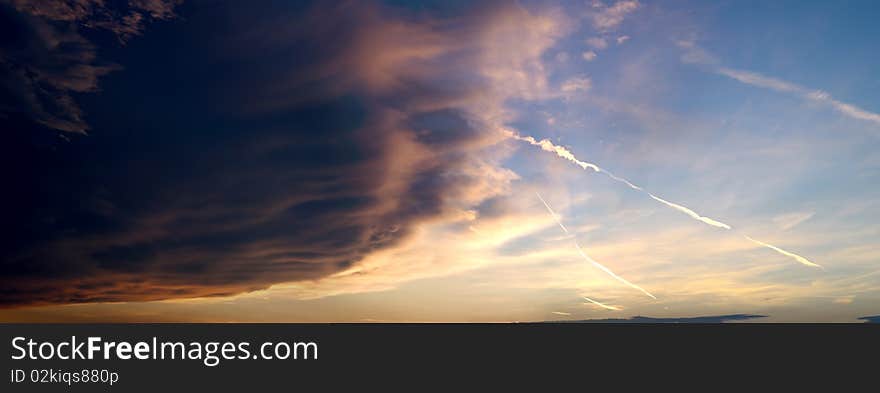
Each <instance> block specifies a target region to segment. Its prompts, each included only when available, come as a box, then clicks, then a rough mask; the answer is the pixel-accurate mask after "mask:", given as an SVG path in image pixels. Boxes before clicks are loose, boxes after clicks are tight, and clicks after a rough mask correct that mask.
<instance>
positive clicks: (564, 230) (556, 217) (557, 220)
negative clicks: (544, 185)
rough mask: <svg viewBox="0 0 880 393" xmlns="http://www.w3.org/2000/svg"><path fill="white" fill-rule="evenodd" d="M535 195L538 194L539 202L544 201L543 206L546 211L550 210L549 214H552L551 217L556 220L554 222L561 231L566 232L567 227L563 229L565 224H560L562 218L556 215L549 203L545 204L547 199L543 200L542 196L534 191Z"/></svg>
mask: <svg viewBox="0 0 880 393" xmlns="http://www.w3.org/2000/svg"><path fill="white" fill-rule="evenodd" d="M535 195H537V196H538V199H540V200H541V202H542V203H544V207H546V208H547V211H549V212H550V215H551V216H553V219H554V220H556V223H557V224H559V227H560V228H562V231H563V232H565V233H568V229H565V225H562V220H560V219H559V215H557V214H556V212H555V211H553V208H552V207H550V205H548V204H547V201H545V200H544V198H541V194H538V193H537V192H536V193H535Z"/></svg>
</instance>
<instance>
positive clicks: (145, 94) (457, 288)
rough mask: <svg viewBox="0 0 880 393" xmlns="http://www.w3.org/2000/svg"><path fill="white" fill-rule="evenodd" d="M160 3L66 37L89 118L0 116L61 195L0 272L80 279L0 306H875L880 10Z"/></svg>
mask: <svg viewBox="0 0 880 393" xmlns="http://www.w3.org/2000/svg"><path fill="white" fill-rule="evenodd" d="M156 3H157V4H162V5H164V6H165V7H171V8H170V9H172V10H174V13H173V14H164V13H160V14H150V15H152V17H151V18H146V19H145V20H148V21H149V24H146V25H144V26H139V29H140V31H139V32H138V33H137V34H135V35H133V36H131V37H126V43H125V44H124V45H121V44H119V43H117V42H115V40H114V34H115V35H116V36H115V37H116V38H118V37H119V34H121V33H119V31H128V30H125V29H122V27H125V26H124V25H120V26H116V25H114V27H113V28H108V29H109V30H110V32H109V33H108V32H107V31H101V30H98V31H95V30H88V29H82V28H79V29H80V30H76V31H77V34H79V35H80V36H81V37H82V38H83V39H87V40H90V41H89V42H91V43H92V44H93V45H95V46H96V47H97V48H99V49H98V50H96V54H95V56H93V57H89V56H85V55H84V56H83V57H82V58H80V61H81V62H84V63H83V64H86V65H87V67H91V68H90V69H91V70H92V71H93V73H92V74H91V76H92V77H93V78H91V79H90V80H92V79H94V80H93V83H94V88H88V89H77V88H71V87H69V86H70V84H61V83H57V82H55V81H56V80H58V79H60V77H59V78H47V79H46V80H45V81H41V82H40V83H44V84H46V85H48V86H50V87H49V88H50V89H55V90H53V91H57V92H60V93H62V94H69V95H70V97H71V98H72V99H74V103H75V104H76V106H75V107H74V108H78V109H76V110H81V111H82V112H83V116H82V119H76V116H74V114H75V113H77V112H76V111H75V110H73V109H70V108H71V107H70V106H69V104H70V102H67V101H65V102H63V104H64V105H57V106H59V107H60V108H61V109H60V110H59V112H58V113H51V112H49V111H48V110H47V109H46V108H41V107H36V106H33V105H31V106H28V107H26V108H27V109H25V110H21V111H17V112H16V111H13V112H10V113H13V115H9V116H12V117H9V118H10V119H13V120H15V121H18V122H19V123H17V124H31V123H36V124H40V125H41V126H40V127H37V128H39V130H37V131H33V130H31V128H33V127H31V128H27V127H24V126H22V129H25V128H27V131H22V132H26V133H27V134H22V135H28V136H27V137H17V138H18V139H17V141H19V142H18V143H24V144H31V143H33V141H30V140H29V138H32V136H30V135H36V134H37V133H42V134H40V135H43V134H46V135H58V137H59V138H61V140H64V141H68V142H58V144H57V145H53V147H52V149H51V151H49V150H45V149H42V148H39V149H38V148H33V149H35V151H36V153H34V155H33V156H29V157H28V158H27V160H30V162H33V163H36V164H33V165H34V166H35V168H36V169H33V176H38V177H40V179H42V180H41V181H42V182H44V183H47V184H55V185H58V188H60V189H63V188H65V187H68V188H71V189H74V190H76V192H74V193H72V195H73V196H72V197H71V198H70V199H71V200H72V201H73V202H71V201H63V202H62V201H60V199H59V198H58V197H49V196H46V197H45V198H46V200H47V201H51V202H46V203H47V204H48V205H51V208H47V207H45V206H36V205H34V206H30V207H29V208H30V211H33V212H35V213H34V214H32V215H27V214H25V215H22V216H21V217H20V218H17V219H20V220H21V222H23V223H26V224H28V225H32V226H33V227H35V228H41V229H39V231H44V232H41V234H40V235H39V236H33V237H31V238H27V239H26V241H24V242H21V243H20V244H19V245H17V246H15V247H12V248H9V249H8V250H7V251H6V253H5V254H4V255H5V256H6V257H7V258H8V263H7V271H8V272H9V273H8V274H7V278H15V277H18V276H16V275H17V274H23V276H22V277H25V281H23V282H30V281H27V280H36V281H34V282H42V281H40V280H57V281H45V282H59V283H61V284H60V285H73V284H71V282H75V283H78V285H82V286H83V288H85V289H82V290H71V292H70V293H68V292H64V293H63V294H58V293H54V292H51V293H44V290H43V289H39V288H40V286H39V285H37V284H28V285H24V286H22V287H21V288H19V289H17V290H20V292H17V293H16V296H19V297H17V298H16V299H19V300H17V301H16V302H18V303H22V305H24V307H22V306H21V305H19V306H16V307H14V308H12V309H7V310H3V311H0V316H2V317H3V318H4V319H16V320H18V319H21V320H67V319H76V318H85V319H98V320H151V321H152V320H182V319H187V320H205V321H207V320H211V321H528V320H552V319H593V318H598V319H602V318H628V317H632V316H636V315H648V316H652V317H664V318H674V317H695V316H702V315H724V314H741V313H742V314H759V315H767V316H768V317H767V318H765V319H761V320H759V321H829V322H833V321H856V320H857V318H858V317H861V316H866V315H875V314H877V313H880V310H878V309H877V307H876V305H877V304H880V265H878V262H880V243H878V241H877V239H880V227H878V225H877V222H878V219H880V203H878V202H877V201H880V188H878V184H880V159H878V156H877V154H876V151H877V149H878V147H880V146H878V145H880V114H878V113H880V74H878V72H877V71H878V70H880V54H878V51H876V50H875V47H876V43H875V42H874V41H876V37H878V36H880V31H878V30H880V27H878V26H877V24H876V23H874V22H875V20H876V17H877V14H878V7H877V5H875V4H873V3H872V2H867V1H865V2H847V3H846V4H845V5H841V4H833V3H828V2H795V1H792V2H770V3H768V2H757V1H756V2H744V1H729V2H713V3H711V4H710V3H707V2H681V1H676V2H653V1H647V0H646V1H632V0H629V1H627V0H623V1H617V2H613V1H609V2H604V3H603V2H600V1H595V2H590V1H584V2H563V3H558V2H544V1H528V2H519V3H516V2H498V3H484V4H470V3H462V4H451V3H446V2H439V3H438V2H429V3H427V4H421V3H420V4H416V3H406V4H405V5H401V4H395V3H393V2H392V3H384V4H383V3H370V4H367V3H364V4H363V5H357V6H354V5H348V6H341V5H338V4H332V3H323V4H317V5H313V6H307V7H291V6H289V5H286V4H285V3H284V2H280V3H274V4H273V5H272V6H271V7H269V8H262V9H261V8H259V7H252V6H246V5H243V4H237V5H236V4H229V3H223V2H221V3H218V4H219V5H216V6H208V5H206V4H205V3H201V2H195V3H189V2H185V3H183V4H181V5H175V4H173V2H162V1H157V2H156ZM156 9H166V8H156ZM7 11H8V12H10V13H12V12H18V13H20V14H21V15H25V16H22V18H24V19H22V20H23V21H24V22H22V23H23V24H25V25H27V24H28V23H31V24H34V25H35V26H36V25H40V26H43V25H41V24H40V23H44V22H41V20H40V19H39V18H46V19H47V20H49V21H50V22H49V24H48V25H47V26H50V27H51V28H53V29H57V30H56V31H55V33H57V34H59V35H60V34H61V33H60V32H61V31H64V30H63V28H64V26H66V25H65V23H66V19H63V18H60V17H58V18H55V19H53V18H54V16H53V15H50V14H46V15H37V14H35V13H34V12H33V11H28V10H27V9H21V8H16V9H14V10H12V9H10V10H7ZM29 12H30V14H28V13H29ZM132 12H144V13H145V15H147V14H148V13H149V12H148V11H144V10H141V11H138V9H137V8H134V11H132ZM98 14H99V13H97V11H95V12H93V13H91V14H89V13H87V14H84V15H78V16H77V17H76V18H81V19H75V20H86V19H87V18H93V17H95V15H98ZM10 15H12V14H10ZM28 15H29V16H28ZM47 15H48V16H47ZM172 15H173V16H172ZM56 16H57V15H56ZM28 18H31V19H28ZM291 20H293V21H300V22H299V23H293V24H291V23H290V21H291ZM296 26H300V27H296ZM302 26H304V27H302ZM340 26H343V27H340ZM348 26H351V27H348ZM44 50H48V51H49V52H46V53H48V55H46V54H43V55H45V56H50V55H53V54H54V52H52V49H44ZM98 62H106V63H108V64H109V63H113V64H116V65H117V66H118V69H116V70H114V71H112V72H104V71H102V69H101V68H98V67H97V64H98ZM34 67H35V69H38V68H37V65H34ZM45 74H47V75H50V73H49V72H48V71H46V72H45ZM62 76H64V77H74V76H76V75H68V74H65V75H62ZM10 102H13V103H16V102H19V101H14V100H13V101H10ZM20 102H26V101H20ZM20 102H19V103H18V104H16V105H24V104H21V103H20ZM35 108H36V109H35ZM38 109H39V110H38ZM65 109H66V110H67V112H65ZM21 114H23V115H21ZM19 115H21V116H24V117H27V116H30V117H31V120H30V122H31V123H28V120H20V119H19V118H18V117H15V116H19ZM16 119H19V120H16ZM59 119H62V120H70V119H74V120H75V121H69V122H67V123H63V124H64V125H63V126H59V121H58V120H59ZM53 124H54V125H55V128H54V129H53V127H52V125H53ZM82 127H87V128H88V131H87V134H82V133H81V132H79V131H78V130H79V128H82ZM514 135H515V136H519V139H517V137H513V136H514ZM529 137H530V138H534V139H531V140H532V141H533V142H535V143H533V144H530V143H528V141H527V140H525V138H529ZM542 140H546V142H544V143H545V144H544V147H545V149H542V148H541V147H539V146H536V144H537V143H539V142H540V141H542ZM29 146H30V145H29ZM549 146H554V147H555V148H557V149H558V150H557V151H562V150H561V149H564V151H567V152H569V153H570V154H572V155H573V157H575V158H576V159H578V160H580V161H583V162H587V163H591V164H595V165H598V166H599V167H601V168H603V169H604V170H607V171H610V172H611V173H613V174H614V175H616V176H619V177H621V178H624V179H626V180H628V181H630V182H632V183H634V184H635V185H638V186H639V187H641V188H643V190H637V189H633V188H631V187H628V186H627V185H626V184H624V183H623V182H621V181H616V180H614V179H612V178H610V177H609V176H606V174H604V173H597V172H595V171H593V170H590V169H582V168H581V167H578V166H577V165H576V164H575V163H573V162H572V161H571V160H567V159H565V158H564V157H562V156H560V155H559V154H556V153H554V152H551V151H549V148H548V147H549ZM28 151H29V150H28ZM23 154H24V153H22V155H23ZM59 156H60V157H62V158H58V157H59ZM126 157H130V158H131V159H126ZM53 160H54V161H53ZM53 162H54V163H55V164H51V163H53ZM70 162H73V163H75V164H74V166H73V167H72V169H68V170H67V171H68V172H64V173H68V174H69V176H61V175H55V177H53V175H47V174H46V173H55V171H56V169H57V168H56V169H53V168H54V167H53V166H52V165H60V164H58V163H62V164H64V163H68V164H69V163H70ZM131 179H137V180H131ZM327 184H333V187H330V188H328V186H327ZM45 189H47V188H46V187H42V188H40V190H41V191H34V193H36V194H39V193H40V192H45ZM643 191H644V192H643ZM536 193H538V194H540V195H541V196H542V197H543V198H544V199H545V200H546V201H547V202H548V203H549V204H550V205H551V206H552V208H553V210H555V211H556V213H558V217H557V218H558V219H559V220H560V222H561V223H562V224H563V225H564V226H565V228H566V229H565V230H562V229H561V228H560V226H559V225H557V222H556V221H555V220H554V217H553V216H552V215H550V214H549V213H548V212H547V209H546V207H545V206H544V205H543V204H542V203H541V201H540V200H539V199H538V198H537V196H536ZM647 193H651V194H653V195H654V196H655V197H657V198H662V199H663V200H666V201H669V202H671V203H672V204H677V205H681V206H682V207H686V208H687V209H691V210H692V211H694V212H696V213H695V214H698V215H701V216H704V217H707V218H710V219H711V220H716V221H718V222H722V223H725V224H727V225H729V226H731V227H732V229H730V230H725V229H723V228H719V227H718V226H712V225H706V221H708V219H707V220H705V221H704V222H700V221H699V220H695V219H693V218H692V217H689V216H688V215H687V214H683V213H682V209H678V210H677V209H676V208H673V207H670V204H664V203H661V202H659V201H658V199H652V198H651V197H650V196H649V195H648V194H647ZM96 195H97V196H96ZM80 199H81V200H80ZM16 201H18V200H16ZM95 201H100V204H101V205H102V206H110V207H107V208H106V209H105V210H106V211H109V212H110V213H102V212H97V213H96V211H97V210H100V209H97V210H96V209H91V208H90V209H85V210H83V209H84V208H82V207H71V206H79V205H83V206H84V205H89V206H91V204H96V203H98V202H95ZM19 203H20V202H19ZM26 210H27V209H26ZM81 210H82V211H81ZM102 211H104V210H102ZM37 213H39V214H37ZM44 215H45V216H51V217H53V220H56V221H57V222H59V223H62V224H51V225H49V224H45V225H44V224H36V223H37V222H42V221H39V220H38V218H40V217H43V216H44ZM16 217H18V216H16ZM83 217H85V218H83ZM65 220H67V221H65ZM56 221H53V222H56ZM67 222H69V223H73V224H70V227H66V226H65V225H67V224H63V223H67ZM243 223H246V224H243ZM74 228H75V229H76V230H73V229H74ZM108 228H110V229H112V231H115V233H113V234H110V232H108V231H107V229H108ZM219 228H223V229H219ZM229 228H232V229H229ZM315 228H320V229H319V230H317V233H316V232H315V231H316V230H315ZM50 234H51V235H50ZM747 236H748V237H751V238H754V239H756V240H757V242H756V241H749V240H748V238H747ZM298 239H299V240H298ZM761 243H764V244H763V245H762V244H761ZM22 244H24V246H22ZM25 246H28V247H30V246H33V247H37V248H40V249H41V250H43V251H40V252H42V253H44V254H41V253H40V252H36V251H33V250H31V249H29V248H28V247H25ZM577 247H581V248H582V249H583V250H584V251H585V252H586V254H588V255H589V257H590V258H592V259H593V260H594V261H595V262H596V263H595V264H594V263H592V262H590V260H588V259H586V258H585V257H584V256H582V255H580V254H579V253H578V250H577ZM773 247H776V249H773ZM9 250H12V251H9ZM46 250H48V251H46ZM82 250H88V251H82ZM74 254H75V255H80V254H82V255H83V257H82V258H83V259H77V258H78V257H77V258H73V257H71V255H74ZM35 255H36V256H40V257H42V258H49V259H48V260H53V261H54V260H55V259H52V258H56V259H57V260H58V261H59V262H57V263H59V264H60V265H61V266H88V267H89V269H91V268H92V267H93V266H98V267H96V268H94V269H96V270H94V272H95V273H94V274H96V275H98V276H106V277H108V278H112V279H113V280H116V281H114V282H115V283H114V284H107V283H105V282H91V281H89V279H87V278H83V277H80V276H77V275H76V274H57V275H56V274H47V275H45V276H31V275H29V274H31V273H26V274H25V273H20V272H22V271H29V270H27V269H25V268H23V267H21V266H24V265H22V264H24V263H26V261H30V260H32V259H33V258H36V257H35ZM795 255H796V256H800V257H802V258H805V259H806V260H808V261H809V262H810V263H815V264H819V265H821V266H822V268H816V267H813V266H808V264H805V263H803V262H799V261H798V259H797V258H795ZM28 258H31V259H28ZM291 259H294V261H291ZM23 261H24V262H23ZM107 261H110V262H107ZM53 266H59V265H53ZM599 266H601V267H599ZM603 269H605V270H603ZM608 271H613V272H614V274H613V275H612V274H611V273H609V272H608ZM614 275H616V276H617V277H618V278H615V277H614ZM71 280H73V281H71ZM624 281H628V282H630V283H632V284H635V285H636V286H639V287H642V288H644V289H645V290H646V291H648V292H650V293H651V294H653V295H654V296H655V297H656V299H654V298H651V297H648V296H645V294H644V293H642V292H640V291H638V290H636V289H635V288H634V286H629V285H626V284H625V282H624ZM145 283H147V284H145ZM93 287H95V288H97V289H92V288H93ZM17 288H18V287H17ZM585 296H586V297H589V298H590V299H594V300H597V301H599V302H600V303H602V304H605V305H610V306H612V307H611V308H612V309H609V308H603V307H600V306H598V305H597V304H594V303H589V302H586V301H585V300H584V299H583V298H584V297H585ZM57 299H62V300H61V301H58V300H57ZM14 303H15V302H14ZM68 303H84V304H68ZM83 310H87V311H86V312H84V311H83ZM82 315H86V316H85V317H83V316H82Z"/></svg>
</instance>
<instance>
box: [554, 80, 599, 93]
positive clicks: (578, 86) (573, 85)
mask: <svg viewBox="0 0 880 393" xmlns="http://www.w3.org/2000/svg"><path fill="white" fill-rule="evenodd" d="M592 86H593V81H591V80H590V78H587V77H575V78H571V79H569V80H566V81H565V82H563V83H562V91H563V92H564V93H575V92H578V91H587V90H590V88H591V87H592Z"/></svg>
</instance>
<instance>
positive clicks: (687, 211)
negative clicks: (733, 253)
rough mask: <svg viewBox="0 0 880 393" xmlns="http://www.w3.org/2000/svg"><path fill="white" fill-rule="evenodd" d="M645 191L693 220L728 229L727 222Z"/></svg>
mask: <svg viewBox="0 0 880 393" xmlns="http://www.w3.org/2000/svg"><path fill="white" fill-rule="evenodd" d="M645 193H647V194H648V196H650V197H651V198H653V199H654V200H655V201H657V202H660V203H662V204H664V205H666V206H669V207H671V208H673V209H675V210H678V211H680V212H682V213H684V214H687V215H689V216H691V218H693V219H695V220H698V221H702V222H703V223H706V224H709V225H711V226H713V227H718V228H724V229H730V225H727V224H725V223H723V222H721V221H716V220H713V219H711V218H709V217H704V216H701V215H699V214H697V212H695V211H693V210H691V209H688V208H686V207H684V206H682V205H679V204H677V203H672V202H669V201H667V200H665V199H663V198H660V197H658V196H656V195H654V194H651V193H650V192H647V191H645Z"/></svg>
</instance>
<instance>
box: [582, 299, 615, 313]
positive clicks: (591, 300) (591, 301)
mask: <svg viewBox="0 0 880 393" xmlns="http://www.w3.org/2000/svg"><path fill="white" fill-rule="evenodd" d="M584 299H586V300H587V301H588V302H590V303H593V304H595V305H597V306H599V307H602V308H604V309H606V310H611V311H620V307H617V306H609V305H607V304H602V303H601V302H597V301H595V300H593V299H590V298H588V297H586V296H584Z"/></svg>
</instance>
